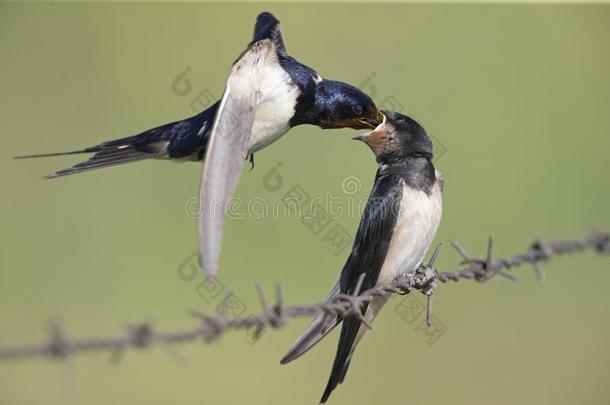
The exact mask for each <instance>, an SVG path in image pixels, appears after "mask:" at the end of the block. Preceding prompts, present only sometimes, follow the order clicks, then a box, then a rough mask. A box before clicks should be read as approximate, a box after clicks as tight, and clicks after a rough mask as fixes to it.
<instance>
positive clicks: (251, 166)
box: [250, 153, 254, 171]
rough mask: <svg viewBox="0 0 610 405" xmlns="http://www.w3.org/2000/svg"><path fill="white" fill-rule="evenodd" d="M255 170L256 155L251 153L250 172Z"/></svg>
mask: <svg viewBox="0 0 610 405" xmlns="http://www.w3.org/2000/svg"><path fill="white" fill-rule="evenodd" d="M252 170H254V153H250V171H252Z"/></svg>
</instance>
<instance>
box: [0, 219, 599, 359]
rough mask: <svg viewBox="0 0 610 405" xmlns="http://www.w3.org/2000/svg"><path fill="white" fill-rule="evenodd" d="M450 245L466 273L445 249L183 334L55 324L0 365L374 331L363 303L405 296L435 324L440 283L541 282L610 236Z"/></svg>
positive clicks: (142, 327)
mask: <svg viewBox="0 0 610 405" xmlns="http://www.w3.org/2000/svg"><path fill="white" fill-rule="evenodd" d="M451 244H452V246H453V247H454V248H455V250H456V251H457V252H458V253H459V254H460V255H461V256H462V258H463V260H462V262H461V263H460V266H461V267H460V268H458V269H457V270H454V271H440V270H437V269H436V268H435V267H434V263H435V261H436V259H437V257H438V255H439V253H440V250H441V247H442V245H439V246H438V247H437V248H436V249H435V251H434V253H433V254H432V257H431V259H430V261H429V262H428V263H426V264H423V265H421V266H420V267H419V268H418V269H417V271H416V272H414V273H412V274H407V275H404V276H401V277H399V278H397V279H395V280H394V281H393V282H392V283H389V284H385V285H379V286H376V287H374V288H371V289H368V290H366V291H363V292H362V293H361V292H360V290H361V287H362V282H363V280H364V277H360V279H359V282H358V285H357V288H356V289H355V291H354V293H353V294H351V295H346V294H339V295H338V296H337V297H336V299H334V300H332V301H330V302H322V303H316V304H311V305H292V306H285V304H284V298H283V294H282V289H281V286H280V285H279V284H277V283H276V284H275V301H274V303H273V305H268V303H267V298H266V296H265V293H264V291H263V289H262V287H261V286H260V285H258V286H257V290H258V295H259V300H260V302H261V306H262V311H261V312H260V313H258V314H253V315H250V316H246V317H237V318H234V319H226V318H225V317H222V316H208V315H205V314H202V313H200V312H197V311H191V315H193V316H194V318H195V319H196V320H197V324H196V326H194V327H190V328H186V329H183V330H178V331H160V330H157V329H156V328H155V327H154V325H153V323H152V322H144V323H142V324H139V325H132V326H129V327H128V328H126V330H125V331H124V332H123V333H121V334H119V335H116V336H110V337H93V338H70V337H68V335H67V334H66V333H65V331H64V329H63V328H62V327H61V326H60V324H59V322H57V321H52V322H51V323H50V327H49V332H48V337H47V339H46V340H45V341H43V342H41V343H36V344H30V345H16V346H6V347H0V361H9V360H20V359H28V358H37V357H40V358H51V359H65V358H67V357H69V356H71V355H75V354H80V353H85V352H102V351H108V352H110V353H112V354H113V357H114V358H117V356H119V355H120V354H121V353H123V352H124V351H125V350H127V349H130V348H131V349H144V348H149V347H151V346H154V345H163V346H165V347H166V348H168V349H170V350H171V349H172V348H173V346H174V345H178V344H185V343H190V342H194V341H198V340H203V341H205V342H210V341H213V340H216V339H218V338H220V337H221V336H222V335H223V334H225V333H226V332H228V331H230V330H244V329H246V330H248V331H251V332H252V336H253V338H254V339H258V338H259V337H260V336H261V334H262V332H263V331H264V330H265V328H267V327H270V328H273V329H277V328H280V327H282V326H284V325H285V324H286V323H287V322H288V321H289V320H290V319H292V318H299V317H312V316H315V315H319V314H324V315H325V316H327V317H334V316H343V317H345V316H357V317H358V318H360V319H361V320H362V321H363V322H364V324H365V325H367V326H369V327H370V325H369V324H368V322H367V321H366V320H365V319H364V315H363V313H362V310H361V308H362V306H363V304H364V303H366V302H369V301H370V300H372V299H373V298H374V297H377V296H383V295H387V294H402V295H404V294H409V293H411V292H413V291H419V292H421V293H423V294H425V295H427V297H428V311H427V320H428V324H430V322H429V321H430V308H431V306H430V302H431V298H432V295H433V293H434V291H435V290H436V286H437V284H438V283H439V282H440V283H448V282H456V281H460V280H462V279H470V280H475V281H477V282H485V281H488V280H489V279H491V278H493V277H495V276H501V277H505V278H508V279H509V280H512V281H515V280H516V278H515V277H514V275H513V274H512V273H510V270H511V269H513V268H514V267H518V266H522V265H526V264H529V265H532V266H533V268H534V270H535V273H536V275H537V277H538V278H539V279H541V278H542V275H543V274H542V268H541V265H542V264H543V263H546V262H548V261H549V260H551V259H552V258H553V257H554V256H562V255H566V254H572V253H577V252H585V251H593V252H595V253H598V254H607V253H610V232H602V231H599V230H594V231H592V232H591V233H589V234H587V235H585V236H584V237H583V238H581V239H575V240H552V241H542V240H536V241H534V243H532V244H531V245H530V246H529V248H528V249H527V250H526V251H525V252H523V253H518V254H515V255H513V256H510V257H507V258H503V259H494V258H493V249H494V240H493V238H491V237H490V238H489V242H488V245H487V252H486V255H485V257H484V258H477V257H472V256H471V255H469V254H468V253H467V252H466V250H464V248H463V247H462V246H460V245H459V244H458V243H457V242H455V241H451ZM228 294H229V295H231V294H232V293H231V292H229V293H228ZM226 298H229V297H226ZM226 298H225V299H226Z"/></svg>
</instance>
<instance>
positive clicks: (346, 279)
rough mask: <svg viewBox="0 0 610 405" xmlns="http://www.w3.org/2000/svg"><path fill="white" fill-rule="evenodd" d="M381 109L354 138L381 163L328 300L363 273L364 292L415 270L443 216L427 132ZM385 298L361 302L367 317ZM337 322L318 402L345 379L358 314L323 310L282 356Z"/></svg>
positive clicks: (358, 331) (293, 354) (360, 330)
mask: <svg viewBox="0 0 610 405" xmlns="http://www.w3.org/2000/svg"><path fill="white" fill-rule="evenodd" d="M383 114H384V115H385V118H386V119H385V120H384V121H383V122H382V123H381V124H380V125H379V126H378V127H377V128H375V130H374V131H372V132H370V133H368V134H367V135H363V136H358V137H356V138H354V139H357V140H360V141H362V142H364V143H365V144H367V145H368V146H369V147H370V148H371V150H372V151H373V153H374V154H375V157H376V159H377V162H378V163H379V168H378V170H377V174H376V176H375V184H374V185H373V189H372V191H371V194H370V196H369V200H368V202H367V205H366V208H365V210H364V213H363V215H362V219H361V220H360V225H359V227H358V232H357V234H356V238H355V240H354V244H353V247H352V251H351V254H350V255H349V257H348V259H347V262H346V263H345V265H344V267H343V270H342V271H341V275H340V277H339V280H338V281H337V284H336V285H335V286H334V287H333V289H332V290H331V292H330V293H329V294H328V296H327V297H326V300H327V301H333V300H335V299H336V298H337V296H338V295H339V294H353V293H354V290H355V289H356V286H357V284H358V281H359V279H360V277H361V275H362V274H364V279H363V284H362V287H361V291H364V290H367V289H369V288H372V287H374V286H376V285H378V284H385V283H390V282H392V281H393V280H394V279H395V278H396V277H398V276H400V275H403V274H406V273H411V272H414V271H415V270H416V269H417V268H418V267H419V265H420V264H421V263H422V261H423V259H424V256H425V255H426V252H427V251H428V249H429V248H430V244H431V243H432V241H433V239H434V236H435V234H436V231H437V229H438V226H439V224H440V222H441V216H442V200H441V193H442V184H443V179H442V175H441V174H440V173H439V172H438V171H437V170H436V169H435V168H434V165H433V164H432V156H433V155H432V153H433V150H432V142H431V141H430V138H428V136H427V134H426V132H425V130H424V129H423V128H422V127H421V126H420V125H419V124H418V123H417V122H416V121H415V120H413V119H412V118H410V117H407V116H405V115H402V114H399V113H396V112H390V111H383ZM388 298H389V297H388V296H383V297H375V298H374V299H373V300H372V301H370V302H369V303H368V304H365V305H364V306H363V307H362V308H361V310H362V313H363V314H364V318H365V320H366V322H367V323H370V322H372V320H373V319H374V318H375V316H376V315H377V314H378V313H379V311H380V310H381V308H382V307H383V305H384V304H385V303H386V302H387V300H388ZM339 323H343V326H342V328H341V335H340V337H339V344H338V347H337V353H336V356H335V361H334V363H333V367H332V372H331V374H330V378H329V380H328V384H327V386H326V389H325V390H324V394H323V395H322V399H321V400H320V402H321V403H324V402H326V401H327V400H328V397H329V396H330V394H331V392H332V391H333V390H334V389H335V388H336V387H337V385H339V384H341V383H342V382H343V380H344V378H345V375H346V373H347V369H348V367H349V365H350V362H351V360H352V356H353V354H354V350H355V348H356V345H357V344H358V342H359V341H360V339H361V338H362V336H363V334H364V332H365V331H366V330H367V325H365V324H363V323H362V321H361V320H360V319H359V318H358V317H356V316H348V317H345V318H341V317H335V318H331V319H328V317H327V316H325V315H319V316H317V317H315V318H314V319H313V321H312V322H311V323H310V325H309V326H308V327H307V329H306V330H305V332H304V334H303V335H302V336H301V337H300V338H299V339H298V340H297V341H296V343H295V344H294V345H293V347H292V348H291V349H290V351H289V352H288V353H287V354H286V355H285V356H284V358H283V359H282V360H281V363H282V364H286V363H288V362H290V361H292V360H294V359H296V358H297V357H299V356H301V355H302V354H303V353H305V352H306V351H308V350H309V349H310V348H311V347H312V346H314V345H315V344H316V343H318V342H319V341H320V339H322V338H323V337H324V336H326V335H327V334H328V333H329V332H330V331H331V330H332V329H333V328H334V327H335V326H337V325H338V324H339Z"/></svg>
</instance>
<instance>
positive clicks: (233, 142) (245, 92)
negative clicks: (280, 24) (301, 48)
mask: <svg viewBox="0 0 610 405" xmlns="http://www.w3.org/2000/svg"><path fill="white" fill-rule="evenodd" d="M270 64H277V56H276V53H275V48H274V45H273V43H272V42H271V41H270V40H267V39H266V40H262V41H259V42H257V43H255V44H254V45H252V46H250V47H249V48H248V50H247V51H246V52H245V53H244V54H243V55H242V56H241V58H240V59H239V60H238V61H237V62H236V63H235V64H234V65H233V69H232V71H231V75H230V76H229V79H228V80H227V86H226V89H225V92H224V95H223V98H222V101H221V103H220V106H219V108H218V113H217V115H216V120H215V121H214V126H213V127H212V133H211V135H210V144H209V146H208V149H207V152H206V156H205V163H204V165H203V174H202V178H201V200H200V205H199V206H200V211H199V259H200V263H201V265H202V267H203V269H204V271H205V274H206V276H207V277H209V278H213V277H215V276H216V274H217V272H218V263H219V256H220V248H221V242H222V234H223V225H224V210H225V206H226V204H227V202H228V201H229V199H230V198H231V196H232V195H233V193H234V192H235V188H236V187H237V182H238V181H239V176H240V174H241V170H242V168H243V165H244V161H245V160H246V157H247V155H248V140H249V138H250V135H251V131H252V125H253V123H254V117H255V115H256V111H257V108H258V107H259V105H260V103H261V102H262V101H263V100H261V98H262V94H264V91H263V90H264V89H260V88H259V85H260V83H261V82H264V81H262V80H261V78H260V76H261V75H264V74H265V67H266V66H269V65H270Z"/></svg>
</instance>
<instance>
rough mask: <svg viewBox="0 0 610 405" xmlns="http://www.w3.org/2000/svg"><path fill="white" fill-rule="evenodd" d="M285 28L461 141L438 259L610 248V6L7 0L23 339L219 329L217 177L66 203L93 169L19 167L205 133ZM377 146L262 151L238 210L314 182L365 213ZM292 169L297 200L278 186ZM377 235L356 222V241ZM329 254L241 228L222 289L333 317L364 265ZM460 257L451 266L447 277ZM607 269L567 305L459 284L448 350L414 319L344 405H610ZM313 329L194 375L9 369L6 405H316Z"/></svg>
mask: <svg viewBox="0 0 610 405" xmlns="http://www.w3.org/2000/svg"><path fill="white" fill-rule="evenodd" d="M263 10H269V11H272V12H274V13H275V14H276V15H277V16H278V17H279V18H280V19H281V21H282V23H283V27H284V35H285V39H286V43H287V47H288V49H289V51H290V52H291V54H292V55H293V56H295V57H297V58H298V59H299V60H301V61H302V62H304V63H306V64H308V65H310V66H312V67H314V68H316V70H318V71H319V72H320V73H321V74H322V75H323V76H324V77H326V78H333V79H341V80H344V81H347V82H351V83H353V84H356V85H361V86H362V85H364V89H365V90H366V91H369V92H371V93H374V94H372V95H373V96H374V97H375V100H376V101H377V103H379V104H381V103H383V102H384V100H386V99H387V98H388V97H389V96H394V97H395V98H394V100H395V101H397V102H399V103H400V104H401V105H402V106H404V110H405V111H406V112H408V113H409V114H411V115H413V116H414V117H415V118H417V119H418V120H419V121H420V122H421V123H423V125H424V126H425V127H426V128H427V130H428V132H429V133H430V134H432V135H433V136H434V137H435V139H436V140H437V142H440V144H442V147H443V148H444V149H445V153H444V154H443V155H442V156H441V157H440V159H439V160H438V161H437V164H438V168H439V169H440V170H441V171H443V172H444V174H445V177H446V187H445V197H444V201H445V215H444V221H443V224H442V226H441V229H440V231H439V234H438V237H437V241H438V242H440V241H446V240H448V239H449V238H456V239H458V240H460V241H461V243H462V244H463V245H464V246H465V247H466V248H467V249H468V250H469V251H471V252H472V253H477V254H482V253H483V251H484V248H485V245H486V239H487V235H489V234H490V233H493V234H494V235H495V236H496V241H497V250H496V252H497V254H498V255H499V256H503V255H508V254H511V253H515V252H518V251H519V250H521V249H524V248H526V247H527V246H528V244H529V243H530V241H531V240H533V239H534V238H535V237H536V236H540V237H543V238H564V237H565V238H568V237H579V236H581V235H583V234H584V233H585V232H587V231H588V230H589V229H590V227H591V226H592V225H593V224H597V225H598V226H599V227H601V228H606V229H607V228H609V227H610V213H609V212H608V206H609V205H610V182H609V181H608V169H609V164H608V148H609V147H610V137H609V135H610V114H608V112H609V111H610V7H606V6H575V5H571V6H552V5H548V6H531V5H527V6H523V5H520V6H499V5H442V4H437V5H401V4H383V5H382V4H312V3H310V4H288V3H285V4H278V3H275V4H263V5H259V4H197V3H174V4H170V3H139V4H133V3H131V4H127V3H107V4H101V3H93V4H84V3H71V4H68V3H37V4H34V3H21V4H18V3H1V4H0V89H1V91H0V105H1V106H2V109H1V111H2V113H1V116H2V123H1V125H0V134H1V135H0V142H1V144H0V182H1V184H2V187H3V191H2V198H1V199H0V211H1V212H2V214H1V218H2V227H1V231H0V344H8V343H19V342H22V343H24V342H35V341H39V340H41V339H43V338H44V336H45V328H46V324H47V322H48V320H49V319H50V318H52V317H58V318H60V319H61V320H62V322H63V324H64V325H65V326H66V329H67V331H68V333H69V334H70V335H72V336H94V335H104V336H105V335H108V334H116V333H120V332H121V331H122V330H123V328H124V327H125V326H126V325H128V324H129V323H134V322H140V321H145V320H156V323H155V325H156V326H157V327H159V328H161V329H176V328H182V327H187V326H192V325H194V320H193V319H192V318H190V317H189V316H188V315H187V314H186V311H187V310H189V309H193V308H197V309H199V310H202V311H207V312H210V313H214V311H215V306H216V304H218V302H217V301H216V302H212V303H211V304H208V303H206V301H205V300H204V299H203V298H202V297H201V296H200V295H199V294H198V292H197V288H198V284H199V282H200V278H199V277H197V278H195V279H194V280H191V281H184V280H182V279H180V277H179V276H178V267H179V266H180V264H181V263H185V260H186V262H188V260H189V257H190V255H191V253H192V252H193V251H194V250H195V247H196V223H195V220H194V219H192V218H191V217H189V215H187V214H186V212H185V206H186V205H187V202H188V201H189V199H192V198H193V197H194V196H196V195H197V192H198V185H199V176H200V165H199V164H170V163H166V162H144V163H138V164H135V165H130V166H124V167H120V168H114V169H110V170H104V171H101V172H97V173H88V174H84V175H78V176H74V177H68V178H63V179H58V180H55V181H48V182H45V181H41V180H40V177H41V175H44V174H47V173H49V172H52V171H55V170H57V169H61V168H63V167H66V166H68V165H71V164H73V163H75V162H76V161H77V159H75V158H71V157H64V158H54V159H47V160H35V161H15V160H12V159H11V157H12V156H14V155H18V154H24V153H37V152H52V151H63V150H71V149H73V148H79V147H85V146H90V145H92V144H96V143H99V142H100V141H104V140H107V139H112V138H116V137H120V136H126V135H130V134H132V133H135V132H138V131H140V130H144V129H147V128H150V127H153V126H156V125H158V124H162V123H165V122H169V121H172V120H175V119H180V118H183V117H186V116H190V115H192V114H194V111H193V108H192V106H191V103H192V101H193V99H195V98H196V97H197V96H198V94H199V93H200V92H201V91H204V90H205V91H208V92H209V93H210V94H212V95H220V94H221V92H222V89H223V83H224V80H225V79H226V75H227V72H228V69H229V67H230V63H231V61H233V59H234V58H235V57H236V56H237V55H238V54H239V53H240V51H241V50H242V49H243V48H244V47H245V45H246V44H247V43H248V41H249V37H250V35H251V31H252V27H253V23H254V19H255V17H256V14H257V13H258V12H260V11H263ZM185 69H188V70H187V76H186V77H187V79H188V80H189V81H190V83H191V90H190V91H189V92H187V93H188V94H186V95H179V94H177V93H176V91H174V90H172V82H173V81H174V79H175V78H176V77H177V76H178V75H179V74H180V73H181V72H183V71H185ZM371 77H372V79H373V80H372V81H371V82H369V83H364V81H365V80H366V79H367V78H371ZM183 84H184V83H183ZM371 86H374V88H373V87H371ZM203 102H204V103H205V100H204V101H203ZM386 106H389V105H386ZM353 134H354V132H353V131H350V130H328V131H320V130H318V129H317V128H314V127H309V126H307V127H299V128H296V129H294V130H292V131H291V132H290V133H289V135H288V136H286V137H285V138H283V139H282V140H281V141H280V142H278V143H276V144H274V145H273V147H271V148H269V149H267V150H265V151H263V152H261V153H258V154H257V156H256V158H257V166H256V168H255V170H254V171H253V172H251V173H244V176H243V177H242V180H241V183H240V186H239V188H238V191H237V197H239V198H242V199H244V200H249V199H252V198H256V197H260V198H262V199H264V200H265V201H272V200H274V199H276V198H278V197H281V196H282V195H284V194H285V193H286V192H287V191H288V190H289V188H290V187H292V186H294V185H299V186H300V187H302V189H303V190H306V192H308V193H309V194H311V195H326V193H332V194H333V195H339V196H342V195H345V193H344V192H343V191H342V183H343V181H344V179H345V178H347V177H348V176H355V177H356V178H358V179H360V181H361V182H362V186H361V188H360V189H359V191H358V192H357V193H356V194H355V195H352V196H351V197H353V198H357V199H362V198H366V197H367V195H368V192H369V190H370V187H371V184H372V180H373V177H374V172H375V162H374V161H373V159H372V155H371V154H370V152H369V151H368V150H367V149H366V148H364V147H363V146H362V145H359V144H356V143H354V142H352V141H350V140H349V137H350V136H352V135H353ZM278 163H281V166H279V171H278V172H277V173H279V175H280V176H281V178H282V180H283V181H284V183H283V186H282V189H281V190H279V191H275V190H271V189H270V188H269V187H265V186H264V184H265V180H264V179H265V175H266V174H268V173H269V171H270V170H271V169H273V168H278V167H277V165H278ZM358 217H359V215H356V216H355V217H354V216H352V217H348V216H344V217H341V218H335V219H334V222H333V224H335V225H340V226H342V227H343V228H344V229H345V230H347V231H348V232H349V233H350V234H353V233H354V232H355V230H356V227H357V223H358V219H359V218H358ZM323 234H324V233H320V234H318V235H315V234H313V233H312V232H310V231H309V230H308V229H307V227H305V226H304V225H303V224H302V223H301V222H300V221H299V220H298V219H295V218H290V219H281V220H272V219H267V220H259V219H255V218H251V217H250V218H246V219H241V220H237V219H234V220H230V221H229V222H228V224H227V229H226V239H225V244H224V250H223V256H222V267H221V273H220V277H221V281H222V283H223V284H224V285H225V286H227V287H231V288H233V289H234V291H235V292H236V294H237V295H238V297H239V298H240V300H241V301H242V302H243V303H244V304H245V305H246V306H247V309H248V311H258V310H259V306H258V301H257V299H256V294H255V289H254V285H255V283H257V282H261V283H263V285H265V286H266V287H267V289H268V290H271V288H272V283H273V282H274V281H281V282H282V284H283V286H284V289H285V296H286V299H287V301H288V302H289V303H295V304H296V303H308V302H314V301H317V300H319V299H321V298H322V297H323V296H324V295H325V293H326V292H327V290H328V288H330V286H331V285H332V283H333V282H334V280H335V277H336V276H337V274H338V272H339V271H340V269H341V266H342V264H343V262H344V260H345V257H346V255H347V252H342V253H341V254H339V255H335V254H334V253H333V250H332V248H331V247H330V246H329V245H328V243H327V242H324V241H322V238H323ZM457 261H458V257H457V256H456V254H455V253H454V252H451V251H450V250H449V249H446V250H445V251H444V252H443V254H442V255H441V259H440V262H439V264H440V267H441V268H453V267H455V264H456V263H457ZM608 267H610V262H608V261H607V260H606V259H603V258H598V257H595V256H594V255H579V256H576V257H569V258H562V259H560V260H557V261H555V262H552V263H550V264H549V265H547V266H546V268H547V269H548V271H547V273H546V280H545V282H544V283H543V284H540V283H537V282H536V280H535V277H534V275H533V272H532V271H531V270H530V269H528V268H523V269H519V270H516V273H517V274H518V275H519V276H520V278H519V283H517V284H512V283H510V282H508V281H506V280H504V279H501V278H499V279H495V280H492V281H491V282H489V283H488V284H485V285H479V284H476V283H474V282H467V281H466V282H462V283H460V284H456V285H443V286H441V287H440V288H439V291H438V294H437V296H436V300H435V314H436V316H437V317H438V319H439V320H440V321H442V324H443V325H444V326H445V327H446V329H447V330H446V332H445V333H444V334H443V335H442V336H441V337H440V338H439V339H438V340H437V341H436V342H435V343H434V344H432V345H430V344H428V338H427V336H426V335H425V334H424V333H422V332H421V331H416V330H415V329H416V324H417V323H418V321H416V322H415V323H407V322H404V321H403V320H402V319H401V318H400V317H399V316H398V315H397V313H396V312H395V307H396V305H395V304H390V305H388V307H387V309H386V310H385V312H383V313H382V314H381V315H380V317H379V318H378V320H377V322H376V325H375V330H374V331H373V332H372V333H369V334H368V336H367V337H366V339H364V341H363V342H362V344H361V345H360V347H359V350H358V352H357V355H356V357H355V361H354V362H353V365H352V367H351V370H350V374H349V376H348V378H347V381H346V382H345V384H343V385H342V386H341V387H340V388H339V389H338V390H337V391H336V393H335V394H334V395H333V397H331V402H330V403H333V404H347V403H359V404H360V403H362V404H364V403H383V404H402V403H409V404H424V403H425V404H449V403H451V404H453V403H469V404H487V403H495V404H515V403H536V404H555V405H558V404H573V403H587V404H607V403H609V402H610V386H609V385H608V383H607V381H608V378H609V377H610V365H609V363H610V345H609V342H610V319H609V317H608V311H609V310H610V299H609V298H608V292H607V286H608V283H610V272H609V271H608V270H607V269H608ZM395 302H397V301H395ZM420 320H421V319H420ZM305 324H306V320H299V321H295V322H292V323H291V324H290V325H288V327H286V328H285V329H283V330H280V331H267V332H266V333H265V334H264V336H263V338H262V340H261V341H259V342H257V343H256V344H250V343H249V340H248V336H247V335H246V334H245V333H244V332H236V333H231V334H230V335H227V336H226V337H224V338H223V339H222V340H221V341H219V342H216V343H213V344H211V345H203V344H192V345H188V346H184V347H181V348H180V350H181V351H182V353H183V355H184V356H185V357H186V358H187V359H188V361H187V362H186V363H183V362H177V361H176V360H175V359H174V358H173V357H172V356H169V355H168V354H167V352H166V351H165V350H163V348H155V349H153V350H147V351H144V352H138V351H129V352H127V353H125V356H124V357H123V360H122V362H121V363H120V364H119V365H118V366H116V365H112V364H110V363H109V361H108V357H109V356H108V355H107V354H90V355H84V356H78V357H75V358H72V359H70V360H69V361H68V362H67V363H57V362H52V361H47V360H35V361H23V362H16V363H8V364H7V363H4V364H0V403H2V404H31V403H45V404H55V403H65V404H78V403H87V404H108V403H117V404H119V403H120V404H123V403H149V404H167V403H168V402H170V401H172V402H175V403H179V404H196V403H197V404H202V403H208V404H229V403H248V404H275V403H278V404H282V403H294V404H315V403H317V401H318V399H319V397H320V394H321V393H322V389H323V388H324V385H325V383H326V380H327V377H328V373H329V372H330V366H331V362H332V356H333V355H334V350H335V344H336V338H337V335H336V334H333V335H332V336H331V337H330V338H329V339H327V341H325V342H324V343H323V344H321V345H320V346H319V347H318V348H316V350H314V351H312V352H311V353H310V354H308V355H307V356H305V357H303V358H302V359H300V360H299V361H297V362H295V363H293V364H291V365H289V366H280V365H279V359H280V357H281V356H282V355H283V354H284V352H285V350H286V349H287V348H288V347H289V346H290V344H291V343H292V342H293V341H294V339H295V338H296V337H297V336H298V334H299V332H300V331H301V329H302V328H303V327H304V326H305Z"/></svg>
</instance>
